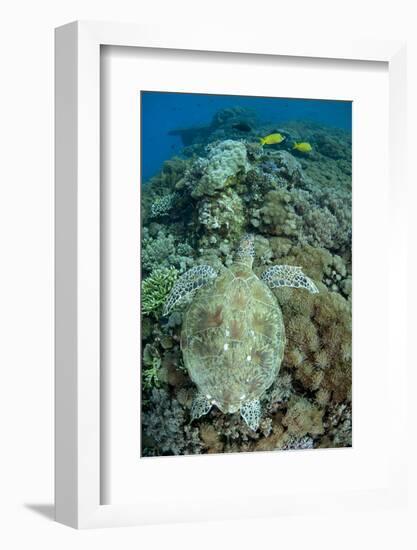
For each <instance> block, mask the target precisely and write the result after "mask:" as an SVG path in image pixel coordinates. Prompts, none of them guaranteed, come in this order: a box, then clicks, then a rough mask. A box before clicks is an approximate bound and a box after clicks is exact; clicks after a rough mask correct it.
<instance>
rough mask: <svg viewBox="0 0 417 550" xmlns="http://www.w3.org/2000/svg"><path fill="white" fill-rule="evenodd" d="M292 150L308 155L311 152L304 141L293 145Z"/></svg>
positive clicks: (308, 145)
mask: <svg viewBox="0 0 417 550" xmlns="http://www.w3.org/2000/svg"><path fill="white" fill-rule="evenodd" d="M293 149H297V151H300V153H309V152H310V151H312V149H313V148H312V147H311V145H310V144H309V143H307V142H306V141H303V142H300V143H297V142H296V143H294V146H293Z"/></svg>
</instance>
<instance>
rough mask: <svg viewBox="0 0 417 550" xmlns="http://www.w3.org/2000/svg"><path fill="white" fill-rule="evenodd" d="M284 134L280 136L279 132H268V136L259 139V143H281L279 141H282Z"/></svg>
mask: <svg viewBox="0 0 417 550" xmlns="http://www.w3.org/2000/svg"><path fill="white" fill-rule="evenodd" d="M284 139H285V136H282V135H281V134H269V135H268V136H265V137H263V138H261V139H260V142H261V145H274V144H275V143H281V141H284Z"/></svg>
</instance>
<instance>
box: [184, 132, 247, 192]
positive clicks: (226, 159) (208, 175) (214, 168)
mask: <svg viewBox="0 0 417 550" xmlns="http://www.w3.org/2000/svg"><path fill="white" fill-rule="evenodd" d="M197 163H198V168H199V169H201V170H202V175H201V177H200V178H199V180H198V181H197V182H193V183H194V184H193V189H192V191H191V196H192V197H194V198H197V197H202V196H203V195H209V196H213V195H216V194H218V192H219V191H221V190H222V189H224V188H225V187H228V186H230V185H233V184H235V183H236V182H237V181H238V175H239V174H245V173H246V171H247V169H248V162H247V155H246V147H245V145H244V143H242V142H240V141H233V140H231V139H227V140H225V141H221V142H219V143H216V144H213V145H210V146H208V154H207V158H205V159H198V160H197Z"/></svg>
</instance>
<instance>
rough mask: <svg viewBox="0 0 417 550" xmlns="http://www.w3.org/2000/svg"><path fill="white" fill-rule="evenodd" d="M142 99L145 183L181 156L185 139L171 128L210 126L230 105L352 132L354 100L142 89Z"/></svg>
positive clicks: (262, 117) (270, 118) (272, 118)
mask: <svg viewBox="0 0 417 550" xmlns="http://www.w3.org/2000/svg"><path fill="white" fill-rule="evenodd" d="M141 102H142V105H141V106H142V109H141V111H142V121H141V127H142V182H143V183H146V181H147V180H148V179H149V178H150V177H152V176H153V175H154V174H156V173H157V172H158V171H159V170H160V169H161V167H162V164H163V162H164V161H165V160H168V159H170V158H171V157H173V156H175V155H181V152H182V149H183V144H182V141H181V138H180V137H179V136H171V135H169V134H168V132H169V131H171V130H174V129H176V128H190V127H193V126H200V125H208V124H210V122H211V120H212V117H213V115H214V114H215V113H216V112H217V111H219V110H220V109H224V108H226V107H245V108H249V109H252V110H254V111H256V113H257V116H258V118H259V121H260V122H261V123H272V124H275V123H280V124H282V123H284V122H285V121H289V120H292V121H293V120H303V121H312V122H316V123H320V124H323V125H324V126H332V127H336V128H341V129H344V130H347V131H349V132H350V131H351V126H352V104H351V102H350V101H330V100H317V99H287V98H271V97H249V96H233V95H230V96H224V95H203V94H183V93H166V92H142V93H141Z"/></svg>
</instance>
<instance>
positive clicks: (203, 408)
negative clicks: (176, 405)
mask: <svg viewBox="0 0 417 550" xmlns="http://www.w3.org/2000/svg"><path fill="white" fill-rule="evenodd" d="M211 406H212V405H211V403H210V401H209V400H208V399H207V397H206V396H205V395H203V394H201V393H199V394H197V395H196V396H195V397H194V399H193V403H192V405H191V422H192V421H193V420H195V419H196V418H200V416H204V415H205V414H207V413H208V412H209V411H210V409H211Z"/></svg>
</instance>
